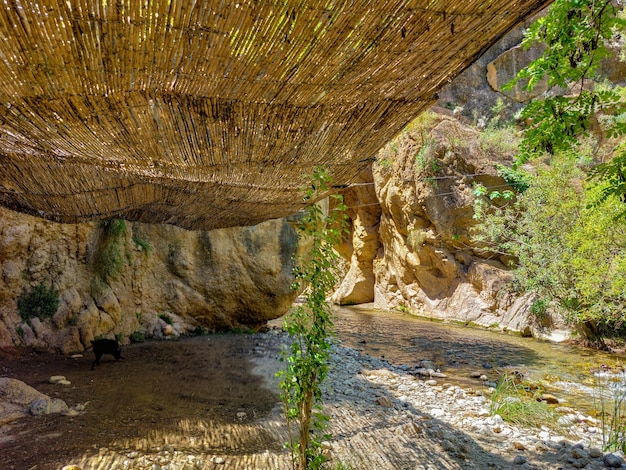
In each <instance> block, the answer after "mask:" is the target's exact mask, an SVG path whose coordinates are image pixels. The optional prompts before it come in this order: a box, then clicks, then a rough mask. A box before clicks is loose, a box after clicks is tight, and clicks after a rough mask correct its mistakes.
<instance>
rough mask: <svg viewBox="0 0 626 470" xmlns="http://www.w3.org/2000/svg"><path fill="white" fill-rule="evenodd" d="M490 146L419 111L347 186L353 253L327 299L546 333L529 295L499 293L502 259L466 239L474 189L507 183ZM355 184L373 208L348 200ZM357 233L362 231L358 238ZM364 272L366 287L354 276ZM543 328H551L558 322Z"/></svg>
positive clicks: (503, 284)
mask: <svg viewBox="0 0 626 470" xmlns="http://www.w3.org/2000/svg"><path fill="white" fill-rule="evenodd" d="M492 150H493V149H492V148H490V147H489V146H488V145H487V144H486V143H485V142H483V141H481V139H480V137H479V132H478V131H476V130H475V129H473V128H471V127H468V126H465V125H463V124H461V123H460V122H459V121H458V120H456V119H454V118H451V117H448V116H447V115H446V114H445V113H443V114H431V115H428V116H426V117H424V119H423V120H422V121H420V122H418V123H417V124H415V125H414V126H413V127H410V128H409V129H407V131H406V132H405V133H403V134H402V135H401V136H399V137H398V138H396V139H395V140H394V142H392V143H391V144H389V145H388V146H387V147H386V148H385V149H384V150H383V151H382V152H381V153H380V154H379V156H378V160H377V163H375V164H374V166H373V172H372V179H371V181H370V185H369V186H367V185H365V184H363V185H362V186H357V187H356V188H355V189H353V188H351V189H350V192H346V202H347V203H348V207H355V209H353V210H352V212H351V213H350V216H351V221H352V223H353V229H352V234H353V238H352V246H351V248H352V249H353V251H352V252H351V253H349V259H350V262H351V264H350V271H349V272H348V275H347V276H346V278H345V279H344V281H343V283H342V284H341V287H340V288H339V290H338V291H337V292H336V293H335V296H334V297H333V300H334V301H336V302H337V303H340V304H350V303H361V302H369V301H373V302H374V304H375V306H377V307H382V308H397V309H401V310H406V311H409V312H411V313H415V314H419V315H422V316H426V317H432V318H438V319H444V320H455V321H461V322H465V323H474V324H478V325H482V326H488V327H499V328H501V329H508V330H513V331H517V332H520V333H521V334H524V335H535V336H544V335H546V334H547V332H548V330H547V329H546V326H547V325H542V324H537V322H536V321H535V319H534V318H533V316H532V315H531V314H530V313H529V309H530V306H531V305H532V300H533V299H532V298H531V297H530V296H529V295H526V296H522V297H519V296H517V295H514V294H513V293H512V292H511V291H510V289H508V286H509V284H510V281H511V274H510V273H509V271H508V270H507V269H506V267H505V265H504V264H503V263H502V261H503V260H500V259H498V258H492V257H487V255H486V254H485V253H484V252H483V251H481V250H480V249H478V247H477V246H475V244H474V242H473V241H472V236H471V233H470V231H471V228H472V227H473V226H474V225H475V223H476V221H475V220H474V218H473V216H474V199H475V197H474V195H473V193H472V188H473V185H474V184H476V183H481V184H483V185H485V186H486V187H495V188H498V189H500V190H503V189H506V188H507V185H506V182H505V180H504V179H503V178H502V177H500V176H498V174H497V171H496V164H497V163H506V162H507V161H510V159H512V157H513V153H512V152H511V151H509V152H507V151H502V152H493V151H492ZM363 183H365V180H364V181H363ZM364 188H369V191H370V193H367V194H368V195H369V197H370V198H371V197H372V194H371V192H375V197H376V200H378V201H379V206H377V205H376V204H371V203H370V202H369V201H370V200H371V199H363V198H362V197H361V198H359V197H357V195H359V194H363V193H365V191H366V190H365V189H364ZM363 221H366V222H365V223H364V222H363ZM360 234H367V237H368V238H367V240H368V243H367V244H366V243H362V242H361V240H362V239H364V237H363V236H362V235H360ZM373 247H375V248H376V251H375V252H374V250H373ZM504 261H506V260H504ZM355 273H356V274H355ZM372 277H373V283H372V282H371V281H370V282H368V283H365V282H364V281H363V280H364V279H372ZM351 284H353V285H354V287H353V288H351ZM355 293H358V295H356V294H355ZM549 326H550V327H551V328H552V329H554V328H556V329H557V333H559V332H560V331H559V330H558V328H559V325H555V324H551V325H549Z"/></svg>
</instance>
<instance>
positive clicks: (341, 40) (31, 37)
mask: <svg viewBox="0 0 626 470" xmlns="http://www.w3.org/2000/svg"><path fill="white" fill-rule="evenodd" d="M547 3H549V0H524V1H511V0H464V1H454V2H453V1H450V0H414V1H407V0H344V1H338V0H232V1H231V0H97V1H96V0H5V1H4V2H3V4H2V6H0V9H1V11H0V204H3V205H5V206H7V207H9V208H12V209H15V210H20V211H23V212H28V213H32V214H38V215H40V216H43V217H47V218H50V219H52V220H58V221H63V222H78V221H82V220H86V219H94V218H108V217H121V218H126V219H129V220H141V221H144V222H166V223H172V224H177V225H180V226H183V227H187V228H199V229H211V228H216V227H225V226H231V225H251V224H255V223H257V222H260V221H262V220H265V219H268V218H273V217H280V216H284V215H288V214H290V213H293V212H295V211H297V210H298V209H299V208H300V207H301V195H300V193H299V192H298V189H299V188H300V187H302V186H303V184H305V183H306V182H307V177H306V176H305V175H307V174H310V173H311V169H312V168H313V167H314V166H315V165H320V164H321V165H327V166H328V168H329V169H330V173H331V175H332V178H333V181H334V183H335V184H337V185H344V184H347V183H349V182H350V181H351V180H352V178H353V177H356V176H357V175H358V174H359V172H360V171H361V170H362V169H363V167H364V166H365V165H367V164H368V162H369V160H370V159H371V158H372V157H373V155H374V154H375V153H376V151H377V150H378V149H379V148H380V147H381V146H383V145H384V144H385V143H386V142H387V141H389V140H390V139H391V138H392V137H393V136H394V135H395V134H397V133H398V132H399V131H400V130H401V129H402V128H403V127H404V125H405V124H406V123H407V122H408V121H410V120H411V119H412V118H414V117H415V116H417V115H418V114H419V113H420V112H422V111H423V110H424V109H425V108H426V107H428V106H429V105H430V104H431V103H432V101H433V99H434V97H435V93H436V91H437V90H438V89H439V88H440V87H441V86H442V85H443V84H445V83H446V81H447V80H449V79H450V78H452V77H454V76H455V75H457V74H458V73H460V72H461V71H462V70H463V69H464V68H466V67H467V66H469V65H470V64H471V62H472V61H473V60H475V59H476V58H477V57H478V56H479V55H480V54H481V53H482V52H483V51H484V50H485V49H486V48H487V47H488V46H490V45H491V44H493V43H494V42H495V41H496V40H497V39H498V38H500V37H501V36H502V35H503V34H504V33H505V32H507V31H508V30H509V29H511V28H512V27H513V26H514V25H516V24H517V23H519V22H520V21H521V20H523V19H524V18H525V17H527V16H528V15H529V14H531V13H533V12H535V11H537V10H538V9H540V8H541V7H543V6H545V5H546V4H547Z"/></svg>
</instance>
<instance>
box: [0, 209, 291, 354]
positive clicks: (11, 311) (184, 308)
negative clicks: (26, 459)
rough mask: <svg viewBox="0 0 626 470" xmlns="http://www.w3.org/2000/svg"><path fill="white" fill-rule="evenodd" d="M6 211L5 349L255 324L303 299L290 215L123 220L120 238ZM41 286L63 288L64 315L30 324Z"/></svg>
mask: <svg viewBox="0 0 626 470" xmlns="http://www.w3.org/2000/svg"><path fill="white" fill-rule="evenodd" d="M0 211H1V212H0V274H1V277H0V347H11V346H18V345H23V346H28V347H31V348H35V349H42V350H50V349H53V350H57V351H59V352H62V353H69V352H72V351H80V350H83V349H84V348H87V347H89V346H90V341H91V340H93V339H94V338H95V337H98V336H108V337H113V336H118V337H120V338H122V341H127V340H128V338H129V336H131V335H132V336H133V337H134V338H143V337H151V336H154V337H164V336H175V335H179V334H183V333H186V332H189V331H191V330H194V329H196V328H198V329H204V330H215V329H221V328H230V327H238V326H246V327H255V326H258V325H261V324H264V323H265V322H266V321H267V320H269V319H272V318H276V317H279V316H280V315H282V314H284V313H285V312H286V311H287V309H288V308H289V306H290V305H291V303H292V301H293V300H294V298H295V293H294V292H293V291H292V290H291V287H290V285H291V282H292V257H293V255H294V253H295V250H296V246H297V235H296V232H295V230H294V229H293V228H292V227H291V225H290V224H289V223H288V222H287V221H286V220H283V219H280V220H271V221H268V222H264V223H262V224H259V225H257V226H253V227H246V228H228V229H220V230H213V231H210V232H202V231H198V232H192V231H187V230H183V229H180V228H177V227H174V226H169V225H147V224H141V223H128V222H127V223H124V222H120V225H119V227H118V228H119V230H118V231H117V232H112V231H111V230H110V229H107V226H106V225H103V224H98V223H86V224H77V225H70V224H57V223H53V222H48V221H45V220H42V219H38V218H35V217H31V216H26V215H23V214H19V213H16V212H12V211H10V210H7V209H0ZM40 284H43V285H45V286H53V287H54V288H55V289H56V290H57V291H58V293H59V307H58V308H57V309H56V313H54V315H53V316H52V317H51V318H44V317H41V318H40V317H34V318H30V319H22V318H21V317H20V314H19V309H18V306H17V299H18V297H19V296H20V295H21V294H23V293H28V292H30V291H31V290H32V289H33V288H34V287H36V286H39V285H40Z"/></svg>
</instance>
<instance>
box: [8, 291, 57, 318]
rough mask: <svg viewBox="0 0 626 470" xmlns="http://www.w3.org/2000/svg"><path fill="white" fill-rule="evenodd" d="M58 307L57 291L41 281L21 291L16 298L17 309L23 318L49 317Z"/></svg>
mask: <svg viewBox="0 0 626 470" xmlns="http://www.w3.org/2000/svg"><path fill="white" fill-rule="evenodd" d="M58 308H59V291H58V290H56V289H55V288H54V287H53V286H52V285H51V286H50V287H48V286H46V285H45V284H43V283H41V284H38V285H36V286H35V287H33V288H32V289H31V290H30V291H28V292H27V291H23V292H22V293H21V294H20V296H19V297H18V298H17V310H18V312H19V314H20V316H21V317H22V319H23V320H30V319H31V318H34V317H37V318H39V319H44V318H49V317H51V316H52V315H54V314H55V313H56V311H57V309H58Z"/></svg>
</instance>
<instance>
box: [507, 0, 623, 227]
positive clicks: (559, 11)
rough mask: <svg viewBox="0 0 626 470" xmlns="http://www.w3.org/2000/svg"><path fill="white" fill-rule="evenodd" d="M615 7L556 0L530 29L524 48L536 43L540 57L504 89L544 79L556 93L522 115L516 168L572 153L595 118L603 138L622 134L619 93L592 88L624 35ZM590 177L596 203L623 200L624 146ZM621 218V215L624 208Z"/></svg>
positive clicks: (602, 0)
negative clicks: (599, 189)
mask: <svg viewBox="0 0 626 470" xmlns="http://www.w3.org/2000/svg"><path fill="white" fill-rule="evenodd" d="M620 8H621V7H620V6H619V4H618V3H617V2H612V1H611V0H556V1H555V2H554V3H553V4H552V6H551V8H550V10H549V12H548V14H547V15H546V16H544V17H542V18H540V19H539V20H538V21H537V22H535V23H534V24H533V25H532V26H531V27H530V28H529V30H528V32H527V34H526V36H525V39H524V41H523V43H522V45H523V47H525V48H529V47H531V46H532V45H535V44H538V43H539V44H542V45H543V46H544V47H545V52H544V53H543V55H542V56H541V57H540V58H539V59H537V60H535V61H533V62H531V63H530V64H529V65H528V66H527V67H525V68H524V69H523V70H521V71H520V73H519V74H518V76H517V77H516V78H515V79H514V80H513V81H512V82H511V83H510V84H509V86H513V84H514V83H515V82H517V81H523V83H525V86H524V87H525V89H527V90H531V89H532V88H533V87H534V86H536V85H537V83H539V82H540V81H541V80H544V79H547V82H548V85H549V86H550V87H555V89H556V90H560V93H552V94H551V95H550V96H548V97H546V98H544V99H541V100H534V101H532V102H531V103H530V104H529V105H528V106H527V107H526V108H524V110H523V111H522V113H521V119H522V120H524V121H525V122H529V123H530V125H529V126H528V127H527V128H526V130H525V138H524V140H523V142H522V144H521V151H520V154H519V157H518V164H521V163H525V162H526V161H528V160H530V159H532V158H533V157H536V156H538V155H541V154H544V153H548V154H552V155H554V154H556V153H559V152H572V151H576V149H577V147H578V146H579V143H580V138H581V137H582V136H586V135H588V134H589V130H590V128H591V127H592V121H593V119H594V118H595V117H596V116H598V115H601V116H603V117H604V119H603V124H604V130H605V132H606V134H607V136H608V137H620V136H624V135H626V119H625V118H624V117H625V114H624V113H626V100H625V99H624V94H623V93H622V92H621V91H622V90H621V89H620V88H619V87H606V86H597V82H598V81H599V80H600V79H601V77H600V76H599V67H600V63H601V61H602V59H604V58H606V57H608V56H609V55H610V54H611V50H610V46H611V44H612V43H614V42H615V41H619V40H622V41H623V38H622V35H623V34H624V32H625V31H626V17H625V15H624V11H623V10H621V9H620ZM590 176H591V177H592V178H594V179H595V180H596V181H599V182H600V183H601V186H602V188H603V189H602V192H601V194H600V198H599V199H598V203H600V202H602V201H605V200H607V199H608V198H610V197H611V196H612V195H617V196H620V197H621V198H622V199H624V200H625V201H626V146H624V145H619V146H618V147H617V148H616V149H615V152H614V157H613V158H612V159H611V160H610V161H608V162H604V163H602V164H601V165H599V166H597V167H596V168H594V170H593V171H592V173H591V175H590ZM620 214H621V215H624V214H626V209H625V210H624V211H622V212H621V213H620Z"/></svg>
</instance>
